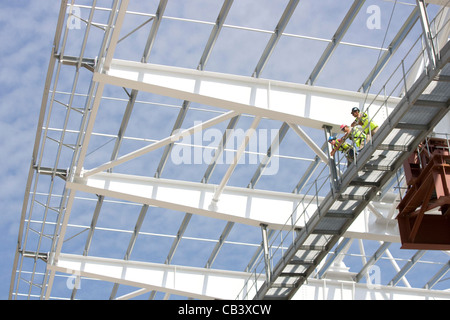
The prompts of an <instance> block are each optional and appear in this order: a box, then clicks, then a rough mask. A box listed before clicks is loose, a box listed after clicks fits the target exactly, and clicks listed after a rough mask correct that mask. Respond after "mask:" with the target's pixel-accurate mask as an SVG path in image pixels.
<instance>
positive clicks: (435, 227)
mask: <svg viewBox="0 0 450 320" xmlns="http://www.w3.org/2000/svg"><path fill="white" fill-rule="evenodd" d="M404 169H405V177H406V182H407V184H408V191H407V193H406V195H405V197H404V198H403V199H402V201H401V202H400V204H399V206H398V209H399V214H398V216H397V220H398V225H399V231H400V237H401V241H402V248H404V249H421V250H423V249H426V250H450V192H449V190H450V153H449V141H448V140H446V139H438V138H428V139H426V141H424V143H422V144H421V145H420V146H419V148H417V150H416V151H415V152H413V153H412V154H411V156H410V157H409V158H408V159H407V160H406V161H405V162H404Z"/></svg>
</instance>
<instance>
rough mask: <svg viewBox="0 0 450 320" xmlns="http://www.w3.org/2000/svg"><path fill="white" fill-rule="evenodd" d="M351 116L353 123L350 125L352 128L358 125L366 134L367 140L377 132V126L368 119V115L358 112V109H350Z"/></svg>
mask: <svg viewBox="0 0 450 320" xmlns="http://www.w3.org/2000/svg"><path fill="white" fill-rule="evenodd" d="M351 113H352V116H354V117H355V121H354V122H353V123H352V127H355V126H357V125H360V126H361V127H362V128H363V131H364V133H365V134H366V136H367V137H366V138H367V140H369V139H370V137H371V136H372V137H373V135H374V134H375V133H376V132H377V131H378V125H377V124H376V123H375V122H373V121H372V120H370V119H369V115H368V114H367V113H366V112H360V110H359V108H357V107H354V108H353V109H352V112H351Z"/></svg>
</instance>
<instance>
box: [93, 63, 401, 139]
mask: <svg viewBox="0 0 450 320" xmlns="http://www.w3.org/2000/svg"><path fill="white" fill-rule="evenodd" d="M94 81H98V82H100V83H105V84H111V85H115V86H121V87H126V88H132V89H136V90H140V91H146V92H151V93H155V94H160V95H163V96H169V97H173V98H177V99H182V100H187V101H191V102H197V103H201V104H205V105H211V106H215V107H218V108H223V109H228V110H234V111H236V112H238V113H247V114H252V115H255V116H260V117H264V118H270V119H274V120H279V121H282V122H288V123H293V124H297V125H302V126H306V127H312V128H317V129H320V130H321V129H322V127H323V125H328V126H331V127H332V128H333V130H335V131H338V130H339V126H340V125H341V124H343V123H348V122H349V121H350V120H352V117H351V115H350V110H351V109H352V107H359V108H360V109H361V108H364V109H366V108H367V106H365V104H370V103H371V102H372V101H374V102H373V103H374V104H375V105H378V106H381V105H383V104H384V103H387V105H388V108H389V109H391V108H394V107H395V106H396V105H397V103H398V102H399V101H400V99H398V98H388V99H387V100H385V98H384V97H382V96H379V97H376V96H374V95H366V94H363V93H360V92H352V91H344V90H338V89H330V88H322V87H315V86H308V85H304V84H297V83H288V82H282V81H273V80H266V79H260V78H253V77H245V76H238V75H231V74H223V73H216V72H207V71H200V70H193V69H185V68H179V67H172V66H163V65H154V64H146V63H140V62H134V61H125V60H117V59H113V61H112V62H111V66H110V68H109V70H104V73H98V72H96V73H95V74H94ZM378 117H379V119H376V120H375V121H377V122H378V123H383V121H384V120H385V118H386V117H387V115H386V114H381V113H380V114H379V115H378Z"/></svg>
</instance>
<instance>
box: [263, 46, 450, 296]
mask: <svg viewBox="0 0 450 320" xmlns="http://www.w3.org/2000/svg"><path fill="white" fill-rule="evenodd" d="M440 53H441V54H440V57H441V58H440V59H439V60H438V61H436V67H435V68H428V70H427V71H426V72H423V74H422V75H421V76H420V77H419V78H418V79H417V80H416V81H415V83H414V84H413V85H412V86H411V88H407V90H405V91H406V94H405V96H404V97H403V99H402V100H401V101H400V103H399V104H398V105H397V106H396V108H395V109H394V110H393V112H392V113H391V115H390V116H389V117H388V119H387V120H386V121H385V122H384V123H383V124H382V126H380V128H379V130H378V131H377V133H376V135H374V139H373V140H372V141H371V144H368V145H366V146H365V147H364V149H363V150H362V151H361V152H360V154H359V156H358V158H357V161H356V163H353V164H352V165H351V166H349V168H348V169H347V170H346V172H345V173H344V174H343V176H342V179H336V181H335V182H336V183H335V186H334V190H332V191H331V192H330V193H329V194H328V195H327V196H326V198H325V200H324V201H323V203H322V204H321V205H320V206H319V208H318V209H317V210H316V212H315V213H314V214H313V215H312V217H311V218H310V219H309V220H308V222H307V223H306V226H305V227H304V228H302V229H301V230H296V231H297V233H296V237H295V240H294V241H293V242H292V244H291V245H290V246H289V248H288V249H287V250H286V251H285V252H284V254H283V256H282V258H281V259H280V260H279V262H278V263H277V265H276V266H275V267H274V268H273V271H272V272H271V273H270V274H269V277H268V278H269V279H268V280H267V281H266V282H265V283H264V284H263V286H262V287H261V288H259V290H258V293H257V295H256V296H255V299H290V298H291V297H292V296H293V295H294V294H295V293H296V292H297V290H298V289H299V288H300V287H301V286H302V284H303V283H304V282H305V281H306V279H307V278H308V277H309V276H310V275H311V273H312V272H313V271H314V270H315V269H316V268H317V266H318V265H319V263H320V262H321V261H322V260H323V258H324V257H325V256H326V255H327V253H328V252H329V251H330V250H331V249H332V248H333V246H334V245H335V244H336V243H337V241H338V240H339V239H340V238H341V237H342V235H343V233H344V232H345V231H346V230H347V228H348V227H349V226H350V225H351V224H352V222H353V221H354V220H355V219H356V217H357V216H358V215H359V213H361V211H362V210H363V209H364V208H365V207H366V206H367V205H368V203H369V202H370V201H371V200H372V199H373V198H374V197H375V195H376V194H377V192H378V191H379V190H380V188H381V187H382V186H383V185H384V184H385V183H386V182H388V181H389V180H390V179H391V178H392V176H393V175H394V174H395V172H396V171H397V169H398V168H400V166H401V165H402V164H403V161H404V160H405V159H406V158H407V157H408V155H409V154H410V152H411V151H412V150H414V148H416V147H417V146H418V145H419V143H420V142H421V141H423V140H424V138H425V137H426V136H427V135H428V134H429V133H430V132H431V130H432V129H433V128H434V126H435V125H436V124H437V123H438V122H439V120H440V119H441V118H442V117H443V116H444V115H445V114H446V113H447V112H448V110H449V99H450V84H449V82H448V79H450V78H449V77H450V65H449V64H448V62H449V61H450V42H448V43H447V44H446V45H445V47H444V48H443V49H442V50H441V51H440Z"/></svg>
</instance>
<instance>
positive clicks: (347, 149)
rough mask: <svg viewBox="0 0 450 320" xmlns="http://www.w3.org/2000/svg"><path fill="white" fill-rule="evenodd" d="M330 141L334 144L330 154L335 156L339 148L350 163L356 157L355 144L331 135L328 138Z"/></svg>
mask: <svg viewBox="0 0 450 320" xmlns="http://www.w3.org/2000/svg"><path fill="white" fill-rule="evenodd" d="M328 142H329V143H330V144H331V145H332V146H333V150H331V153H330V155H331V156H332V157H333V156H334V155H335V153H336V152H337V151H338V150H339V151H341V152H342V153H343V154H344V155H345V157H346V158H347V162H348V163H349V164H350V163H352V162H353V160H354V159H355V152H354V151H353V146H352V145H351V144H349V143H347V142H345V141H344V140H343V139H336V137H334V136H331V137H330V138H328Z"/></svg>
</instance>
